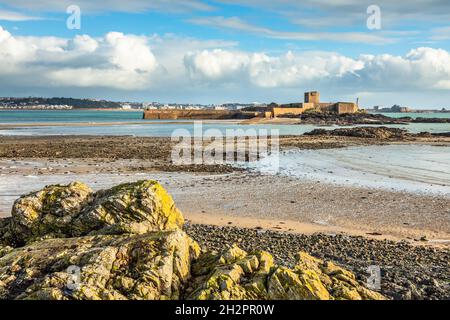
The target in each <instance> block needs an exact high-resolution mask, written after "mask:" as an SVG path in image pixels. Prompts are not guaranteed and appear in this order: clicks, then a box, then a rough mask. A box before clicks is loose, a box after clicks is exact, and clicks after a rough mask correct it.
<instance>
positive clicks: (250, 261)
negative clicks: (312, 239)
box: [187, 246, 384, 300]
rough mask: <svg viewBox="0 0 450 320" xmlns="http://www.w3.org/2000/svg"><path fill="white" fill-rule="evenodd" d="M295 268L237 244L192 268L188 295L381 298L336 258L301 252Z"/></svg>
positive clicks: (211, 297) (205, 256) (217, 297)
mask: <svg viewBox="0 0 450 320" xmlns="http://www.w3.org/2000/svg"><path fill="white" fill-rule="evenodd" d="M297 260H298V262H297V265H296V266H295V268H294V269H293V270H291V269H288V268H286V267H283V266H277V265H275V264H274V260H273V257H272V255H270V254H269V253H268V252H264V251H258V252H255V253H252V254H248V253H247V252H245V251H243V250H241V249H239V248H238V247H236V246H233V247H232V248H230V249H229V250H228V251H226V252H224V253H222V254H217V255H212V254H210V253H206V254H203V255H202V256H201V257H200V258H199V259H198V261H196V262H195V263H194V265H193V267H192V275H193V281H192V282H191V286H190V288H188V289H187V291H188V292H190V293H189V295H188V298H189V299H201V300H205V299H206V300H229V299H232V300H247V299H250V300H261V299H262V300H335V299H337V300H363V299H369V300H382V299H384V297H383V296H382V295H381V294H379V293H376V292H373V291H370V290H368V289H366V288H365V287H363V286H362V285H361V284H359V283H358V282H357V281H356V278H355V275H354V274H353V273H351V272H349V271H347V270H345V269H343V268H340V267H338V266H336V265H335V264H333V263H332V262H324V261H322V260H320V259H317V258H314V257H312V256H310V255H308V254H307V253H305V252H299V254H298V256H297Z"/></svg>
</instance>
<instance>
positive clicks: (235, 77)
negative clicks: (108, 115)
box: [0, 0, 450, 107]
mask: <svg viewBox="0 0 450 320" xmlns="http://www.w3.org/2000/svg"><path fill="white" fill-rule="evenodd" d="M101 3H102V4H99V3H98V2H97V3H94V2H93V1H88V0H81V1H64V0H63V1H53V0H43V1H39V2H36V1H27V0H14V1H12V0H0V27H1V29H0V57H2V58H3V59H2V60H1V61H0V67H2V64H3V65H4V66H3V68H2V69H3V71H1V70H0V85H1V89H0V95H2V96H9V95H21V96H29V95H43V96H60V95H64V96H74V97H93V98H108V99H116V100H134V101H155V100H159V101H165V102H169V101H176V102H202V103H222V102H230V101H242V102H252V101H261V102H270V101H278V102H286V101H297V100H299V99H301V96H302V95H301V92H303V91H305V90H311V89H317V90H321V91H322V96H323V97H324V99H328V100H333V101H334V100H352V101H353V100H354V99H356V97H360V99H361V101H362V102H363V103H365V104H367V105H369V106H371V105H378V104H380V105H390V104H393V103H400V104H403V105H409V106H413V107H450V102H448V101H450V99H449V98H450V53H449V52H450V23H449V21H450V2H448V3H447V2H444V1H440V0H428V1H409V2H408V4H407V5H406V4H400V3H398V2H396V3H393V1H387V0H379V1H377V7H378V8H379V9H380V23H381V28H380V29H377V30H370V29H369V28H368V27H367V19H368V18H371V17H372V14H373V13H372V11H371V13H369V14H368V13H367V9H368V7H369V6H370V5H372V4H373V2H372V1H365V0H339V1H325V0H316V1H313V0H305V1H293V0H284V1H277V2H274V1H266V0H260V1H255V0H223V1H201V0H174V1H164V0H153V1H142V0H131V1H126V2H124V1H119V0H108V1H102V2H101ZM73 4H75V5H78V6H79V8H80V9H81V29H80V30H69V29H68V28H67V27H66V19H67V18H68V16H69V15H68V14H67V13H66V8H67V7H68V6H69V5H73ZM2 34H3V35H2Z"/></svg>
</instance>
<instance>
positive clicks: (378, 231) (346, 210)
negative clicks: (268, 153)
mask: <svg viewBox="0 0 450 320" xmlns="http://www.w3.org/2000/svg"><path fill="white" fill-rule="evenodd" d="M179 169H180V168H179ZM187 170H189V169H187ZM0 172H1V181H0V216H8V215H9V211H10V208H11V205H12V202H13V201H14V200H15V199H17V198H18V197H19V196H20V195H22V194H24V193H27V192H31V191H34V190H37V189H40V188H42V187H44V186H45V185H48V184H61V183H62V184H65V183H69V182H72V181H82V182H85V183H87V184H89V185H92V187H93V188H94V189H96V190H98V189H105V188H109V187H111V186H112V185H114V184H119V183H123V182H132V181H137V180H142V179H154V180H157V181H160V182H161V183H162V184H163V185H164V187H165V188H166V189H167V190H168V191H169V192H170V193H171V194H172V195H173V197H174V199H175V200H176V203H177V204H178V206H179V208H180V209H181V210H182V212H183V213H184V214H185V216H186V218H187V219H189V220H191V221H192V222H193V223H205V222H206V221H207V222H208V224H211V225H216V226H229V225H232V226H237V227H248V228H257V227H260V228H263V229H269V230H275V231H283V232H295V233H307V234H311V233H315V232H324V233H336V234H338V233H346V234H350V235H355V236H364V237H367V238H373V239H390V240H396V241H401V240H404V241H408V242H410V243H414V244H425V245H433V246H436V247H438V246H440V247H450V232H449V230H450V220H449V219H448V218H446V217H447V216H448V215H449V214H450V211H449V210H448V208H450V195H449V196H448V197H445V196H442V195H433V194H423V195H421V194H413V193H407V192H401V191H389V190H383V189H373V188H364V187H357V186H342V185H334V184H329V183H326V182H321V183H319V182H318V181H312V180H300V179H295V178H291V177H286V176H269V175H261V174H256V173H251V172H247V171H232V172H218V171H217V170H213V171H212V172H202V171H201V170H200V171H198V172H196V171H193V172H192V171H191V172H189V171H184V172H183V171H181V170H178V171H176V170H173V171H161V170H157V169H156V168H155V167H154V164H152V163H150V162H148V163H147V162H143V161H142V160H107V159H46V160H43V159H36V158H34V159H33V158H30V159H22V160H20V159H4V158H0ZM206 199H208V200H206ZM267 208H270V209H269V210H268V209H267ZM394 213H395V214H394ZM230 222H231V224H230ZM421 239H422V240H425V241H421Z"/></svg>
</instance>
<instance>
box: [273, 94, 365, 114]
mask: <svg viewBox="0 0 450 320" xmlns="http://www.w3.org/2000/svg"><path fill="white" fill-rule="evenodd" d="M311 109H315V110H318V111H321V112H330V113H337V114H343V113H355V112H357V111H358V109H359V108H358V105H357V104H356V103H354V102H320V92H318V91H310V92H305V98H304V102H299V103H289V104H281V105H278V104H275V103H272V104H270V105H269V108H268V110H267V111H266V112H265V117H266V118H277V117H280V116H283V115H293V116H296V115H300V114H302V113H304V112H305V111H307V110H311Z"/></svg>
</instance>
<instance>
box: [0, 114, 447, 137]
mask: <svg viewBox="0 0 450 320" xmlns="http://www.w3.org/2000/svg"><path fill="white" fill-rule="evenodd" d="M389 115H392V116H395V115H397V114H394V113H392V114H389ZM401 115H403V116H404V115H405V114H401ZM420 115H421V116H424V115H429V116H430V114H420ZM433 115H435V116H436V117H437V116H440V117H443V116H448V115H449V114H446V113H436V114H433ZM118 122H129V123H128V124H126V123H121V124H119V123H118ZM130 122H131V124H130ZM177 122H178V123H177ZM18 123H20V124H21V125H22V124H26V126H20V127H14V128H2V129H0V135H24V136H36V135H112V136H122V135H132V136H156V137H167V136H171V135H172V133H173V131H174V130H176V129H186V130H187V131H189V132H190V133H191V134H193V133H194V125H193V124H192V123H186V121H185V120H178V121H173V120H171V121H170V122H168V121H158V120H152V121H149V120H143V119H142V111H140V112H139V111H137V112H129V111H83V110H64V111H56V110H50V111H48V110H42V111H41V110H36V111H26V110H24V111H4V110H2V111H0V124H18ZM37 123H39V124H42V123H45V124H46V125H44V126H36V124H37ZM61 123H63V124H67V125H64V126H61V125H60V124H61ZM80 123H88V124H89V125H82V124H80ZM96 123H98V124H99V125H95V124H96ZM105 123H107V124H109V125H105ZM52 124H53V125H52ZM57 124H58V125H57ZM387 126H388V127H396V128H404V129H407V130H409V131H410V132H413V133H418V132H423V131H428V132H433V133H439V132H449V131H450V124H448V123H413V124H409V125H387ZM316 128H319V126H315V125H267V124H261V125H239V124H235V123H229V122H222V123H219V122H216V123H204V124H203V125H202V131H206V130H208V129H218V130H220V131H222V132H223V133H224V132H225V131H226V130H228V129H231V130H238V129H239V130H248V129H254V130H257V131H258V130H260V129H267V130H271V129H277V130H279V134H281V135H299V134H303V133H305V132H308V131H311V130H313V129H316ZM320 128H324V129H336V128H338V126H321V127H320ZM242 134H244V135H248V133H242ZM237 135H239V133H237Z"/></svg>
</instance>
